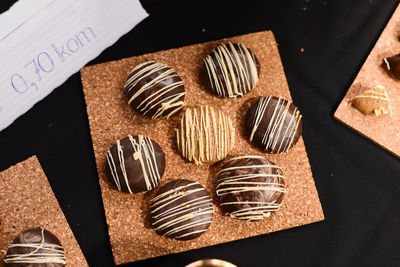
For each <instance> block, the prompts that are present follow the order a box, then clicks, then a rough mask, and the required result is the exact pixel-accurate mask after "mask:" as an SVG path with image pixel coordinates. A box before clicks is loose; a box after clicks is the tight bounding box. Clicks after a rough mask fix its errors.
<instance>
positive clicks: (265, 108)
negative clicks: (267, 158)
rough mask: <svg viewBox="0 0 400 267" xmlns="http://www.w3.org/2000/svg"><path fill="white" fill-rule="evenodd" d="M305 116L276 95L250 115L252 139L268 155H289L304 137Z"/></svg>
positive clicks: (263, 100) (256, 105) (261, 102)
mask: <svg viewBox="0 0 400 267" xmlns="http://www.w3.org/2000/svg"><path fill="white" fill-rule="evenodd" d="M301 117H302V116H301V114H300V112H299V110H298V109H297V107H296V106H295V105H293V104H292V103H291V102H290V101H287V100H285V99H283V98H278V97H275V96H268V97H261V98H260V99H259V100H258V101H257V102H256V103H254V104H253V105H252V106H251V107H250V109H249V110H248V112H247V117H246V130H247V132H248V136H249V140H250V141H251V142H253V143H254V144H255V145H256V146H258V147H260V148H261V149H263V150H264V151H266V152H268V153H274V154H279V153H283V152H287V151H288V150H289V149H290V148H291V147H292V146H294V145H295V144H296V142H297V141H298V139H299V137H300V135H301V130H302V123H301Z"/></svg>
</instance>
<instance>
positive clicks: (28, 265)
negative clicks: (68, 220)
mask: <svg viewBox="0 0 400 267" xmlns="http://www.w3.org/2000/svg"><path fill="white" fill-rule="evenodd" d="M4 263H5V266H10V267H11V266H15V267H61V266H65V264H66V257H65V252H64V248H63V247H62V245H61V242H60V240H58V238H57V237H56V236H55V235H54V234H52V233H51V232H49V231H47V230H45V229H43V228H41V227H39V228H35V229H31V230H27V231H24V232H21V233H20V234H19V235H18V236H17V237H16V238H15V239H14V241H13V242H12V243H11V244H10V245H8V250H7V254H6V257H5V259H4Z"/></svg>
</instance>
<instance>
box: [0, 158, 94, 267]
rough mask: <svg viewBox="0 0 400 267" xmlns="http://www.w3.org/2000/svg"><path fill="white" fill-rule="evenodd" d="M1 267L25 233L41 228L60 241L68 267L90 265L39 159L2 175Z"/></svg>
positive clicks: (0, 208)
mask: <svg viewBox="0 0 400 267" xmlns="http://www.w3.org/2000/svg"><path fill="white" fill-rule="evenodd" d="M0 214H1V216H0V259H1V263H0V266H4V262H3V259H4V256H5V254H6V252H7V246H8V244H10V243H11V242H12V241H13V240H14V238H15V237H16V236H17V235H18V234H19V233H20V232H22V231H24V230H28V229H31V228H36V227H40V226H42V227H43V228H45V229H47V230H49V231H50V232H52V233H53V234H55V235H56V236H57V237H58V239H59V240H60V241H61V244H62V245H63V247H64V250H65V252H66V256H67V266H71V267H77V266H79V267H81V266H82V267H83V266H88V264H87V262H86V259H85V257H84V256H83V254H82V251H81V249H80V247H79V245H78V243H77V242H76V239H75V237H74V234H73V233H72V231H71V228H69V225H68V222H67V220H66V219H65V217H64V214H63V212H62V210H61V208H60V206H59V205H58V202H57V199H56V197H55V196H54V193H53V191H52V189H51V187H50V184H49V182H48V181H47V177H46V175H45V174H44V172H43V170H42V168H41V166H40V163H39V161H38V160H37V158H36V157H35V156H34V157H31V158H29V159H27V160H25V161H23V162H21V163H19V164H17V165H15V166H12V167H10V168H9V169H7V170H5V171H3V172H1V173H0Z"/></svg>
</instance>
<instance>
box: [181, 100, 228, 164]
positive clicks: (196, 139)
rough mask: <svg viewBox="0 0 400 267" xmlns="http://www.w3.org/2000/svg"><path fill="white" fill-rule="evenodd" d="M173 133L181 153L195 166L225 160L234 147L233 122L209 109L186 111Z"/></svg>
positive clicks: (201, 107) (200, 108) (189, 109)
mask: <svg viewBox="0 0 400 267" xmlns="http://www.w3.org/2000/svg"><path fill="white" fill-rule="evenodd" d="M175 131H176V141H177V145H178V149H179V151H180V153H181V154H182V156H183V157H184V158H186V159H188V160H189V161H192V162H194V163H195V164H196V165H199V164H203V163H204V164H212V163H214V162H217V161H220V160H222V159H224V158H225V157H226V156H227V155H228V154H229V153H230V152H231V150H232V148H233V146H234V144H235V128H234V127H233V124H232V120H231V119H230V118H229V116H228V115H226V114H225V113H224V112H223V111H221V110H219V109H214V108H213V107H209V106H200V107H196V108H188V109H186V112H185V114H184V115H183V117H182V119H181V123H180V125H179V127H178V129H175Z"/></svg>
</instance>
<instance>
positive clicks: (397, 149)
mask: <svg viewBox="0 0 400 267" xmlns="http://www.w3.org/2000/svg"><path fill="white" fill-rule="evenodd" d="M399 33H400V6H398V7H397V8H396V10H395V11H394V13H393V15H392V18H391V19H390V20H389V22H388V24H387V25H386V27H385V29H384V30H383V32H382V34H381V36H380V37H379V39H378V41H377V42H376V44H375V46H374V48H373V49H372V51H371V53H370V54H369V56H368V58H367V60H366V61H365V62H364V65H363V66H362V67H361V70H360V72H359V73H358V75H357V77H356V78H355V80H354V81H353V83H352V85H351V86H350V88H349V90H348V91H347V93H346V95H345V97H344V98H343V100H342V102H341V103H340V105H339V107H338V109H337V110H336V112H335V115H334V117H335V119H337V120H339V121H340V122H342V123H344V124H345V125H347V126H348V127H350V128H352V129H353V130H355V131H356V132H358V133H360V134H361V135H363V136H365V137H367V138H368V139H370V140H371V141H372V142H374V143H376V144H378V145H379V146H381V147H382V148H384V149H386V150H387V151H389V152H391V153H393V154H394V155H396V156H397V157H400V80H397V79H395V78H394V77H392V76H391V74H390V73H389V72H388V71H387V70H386V69H385V65H384V64H385V63H384V60H383V59H384V58H387V57H391V56H394V55H397V54H399V53H400V39H399V37H400V36H399ZM377 85H379V86H383V87H384V88H385V89H386V92H387V94H388V97H389V99H390V111H391V112H390V113H391V114H381V115H379V116H376V115H365V114H363V113H362V112H360V111H359V110H358V109H357V108H356V107H355V106H354V105H350V104H349V103H350V102H351V100H352V99H354V97H356V96H357V95H360V94H362V93H363V92H364V91H366V90H371V89H373V88H374V87H376V86H377ZM388 113H389V112H388Z"/></svg>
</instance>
